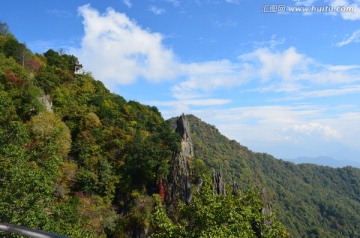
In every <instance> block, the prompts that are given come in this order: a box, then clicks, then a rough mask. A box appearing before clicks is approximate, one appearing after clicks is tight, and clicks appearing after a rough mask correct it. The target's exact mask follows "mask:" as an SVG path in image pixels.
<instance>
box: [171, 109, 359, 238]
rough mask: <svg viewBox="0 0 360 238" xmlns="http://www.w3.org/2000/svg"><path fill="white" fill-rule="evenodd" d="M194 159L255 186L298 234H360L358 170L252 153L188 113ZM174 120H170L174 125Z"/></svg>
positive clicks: (242, 183) (230, 178) (331, 235)
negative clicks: (297, 162)
mask: <svg viewBox="0 0 360 238" xmlns="http://www.w3.org/2000/svg"><path fill="white" fill-rule="evenodd" d="M187 118H188V120H189V123H190V127H191V131H192V135H191V136H192V141H193V146H194V155H195V158H197V159H201V160H203V161H204V162H205V164H206V165H207V166H209V167H210V168H214V169H221V170H222V171H223V173H224V176H225V180H226V181H227V183H228V184H229V185H230V184H231V183H232V182H233V181H237V182H238V184H239V185H240V187H241V188H242V189H246V188H247V187H249V186H256V187H258V188H260V189H262V190H264V194H265V196H267V197H269V199H270V201H271V202H272V205H273V209H274V210H275V212H276V214H277V216H278V217H279V219H280V220H281V221H282V222H283V223H284V224H285V226H286V227H287V229H288V230H289V232H290V233H291V235H292V236H294V237H359V236H360V225H359V224H360V170H359V169H355V168H351V167H345V168H338V169H334V168H330V167H323V166H316V165H310V164H304V165H295V164H293V163H290V162H286V161H282V160H277V159H275V158H274V157H272V156H271V155H268V154H263V153H254V152H252V151H250V150H249V149H247V148H246V147H244V146H242V145H240V144H239V143H237V142H236V141H232V140H229V139H227V138H226V137H225V136H223V135H221V134H220V132H219V131H218V130H217V129H216V128H215V127H214V126H211V125H209V124H206V123H205V122H203V121H201V120H200V119H198V118H196V117H195V116H191V115H189V116H187ZM174 120H175V119H170V122H171V124H172V125H173V124H174Z"/></svg>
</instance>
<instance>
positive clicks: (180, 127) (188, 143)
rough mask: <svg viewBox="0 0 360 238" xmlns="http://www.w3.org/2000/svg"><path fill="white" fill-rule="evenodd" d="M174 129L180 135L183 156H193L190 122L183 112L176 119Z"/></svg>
mask: <svg viewBox="0 0 360 238" xmlns="http://www.w3.org/2000/svg"><path fill="white" fill-rule="evenodd" d="M175 131H176V132H177V133H179V135H180V136H182V140H181V153H182V154H183V156H185V157H194V149H193V144H192V140H191V134H190V124H189V121H188V120H187V118H186V116H185V115H184V114H182V115H181V116H180V117H179V119H178V120H177V121H176V130H175Z"/></svg>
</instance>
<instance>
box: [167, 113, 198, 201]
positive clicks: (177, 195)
mask: <svg viewBox="0 0 360 238" xmlns="http://www.w3.org/2000/svg"><path fill="white" fill-rule="evenodd" d="M175 131H176V132H177V133H179V134H180V136H182V140H181V151H180V152H179V153H176V154H174V158H173V161H172V164H171V170H170V171H171V172H170V174H169V176H168V178H167V192H166V202H167V204H169V205H175V204H176V203H177V202H176V201H177V200H181V201H183V202H185V203H190V202H191V197H192V193H191V170H190V160H191V159H193V157H194V149H193V145H192V141H191V136H190V126H189V122H188V121H187V119H186V116H185V115H184V114H183V115H181V116H180V117H179V119H178V120H177V122H176V130H175Z"/></svg>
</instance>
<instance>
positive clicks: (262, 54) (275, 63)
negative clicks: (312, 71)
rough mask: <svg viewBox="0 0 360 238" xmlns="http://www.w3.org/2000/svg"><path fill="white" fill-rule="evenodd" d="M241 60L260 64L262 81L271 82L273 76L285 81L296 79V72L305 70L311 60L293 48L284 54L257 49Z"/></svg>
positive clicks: (243, 56) (241, 57)
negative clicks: (294, 75)
mask: <svg viewBox="0 0 360 238" xmlns="http://www.w3.org/2000/svg"><path fill="white" fill-rule="evenodd" d="M240 59H241V60H244V61H250V62H252V63H253V64H258V63H260V65H259V64H258V66H260V67H259V69H260V76H261V79H262V80H264V81H267V80H269V79H270V78H271V77H272V76H275V77H280V78H282V79H284V80H292V79H294V77H293V73H294V72H295V71H299V70H304V69H305V68H306V65H307V64H308V63H310V62H311V60H310V59H309V58H307V57H305V56H304V55H302V54H299V53H298V52H296V49H295V48H294V47H291V48H289V49H287V50H285V51H283V52H271V51H270V50H269V49H266V48H262V49H257V50H255V51H254V52H252V53H249V54H245V55H242V56H240Z"/></svg>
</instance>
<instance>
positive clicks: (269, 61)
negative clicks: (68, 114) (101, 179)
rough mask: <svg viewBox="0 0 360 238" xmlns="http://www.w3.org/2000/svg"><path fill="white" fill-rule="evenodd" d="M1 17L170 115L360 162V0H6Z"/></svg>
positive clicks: (304, 152) (39, 48)
mask: <svg viewBox="0 0 360 238" xmlns="http://www.w3.org/2000/svg"><path fill="white" fill-rule="evenodd" d="M315 6H317V7H319V6H321V7H333V10H331V11H324V10H321V9H320V8H314V7H315ZM292 7H300V8H298V9H297V11H298V12H294V10H291V8H292ZM349 7H350V8H349ZM271 9H272V10H271ZM274 9H275V10H274ZM281 9H282V10H281ZM309 9H313V10H309ZM314 9H315V10H314ZM0 21H4V22H7V23H8V24H9V26H10V29H11V31H12V32H13V33H14V34H15V35H16V36H17V37H18V39H19V40H20V41H22V42H25V43H26V44H27V46H28V47H29V48H30V49H32V50H33V51H35V52H39V53H43V52H45V51H46V50H48V49H49V48H52V49H55V50H60V49H62V50H65V52H67V53H69V54H74V55H76V56H77V57H78V58H79V59H80V62H81V63H82V64H83V65H84V66H85V69H86V71H90V72H92V74H93V75H94V77H95V78H96V79H98V80H101V81H102V82H104V83H105V85H106V86H107V87H108V88H109V89H110V90H111V91H112V92H115V93H118V94H120V95H122V96H123V97H125V98H126V99H128V100H137V101H139V102H141V103H145V104H149V105H154V106H157V107H158V108H159V109H160V111H161V113H162V114H163V116H164V117H165V118H169V117H172V116H177V115H179V114H180V113H182V112H184V113H191V114H194V115H196V116H198V117H200V118H201V119H202V120H204V121H206V122H208V123H210V124H213V125H215V126H216V127H217V128H218V129H219V130H220V131H221V132H222V133H223V134H225V135H226V136H228V137H229V138H231V139H235V140H237V141H239V142H240V143H241V144H242V145H245V146H247V147H249V148H250V149H252V150H254V151H258V152H267V153H269V154H272V155H274V156H276V157H277V158H282V159H291V158H295V157H299V156H308V157H317V156H330V157H333V158H335V159H337V160H348V161H350V162H348V163H349V164H352V162H353V163H356V162H357V163H359V162H360V157H359V154H360V104H359V99H360V58H359V53H360V1H359V0H356V1H354V0H352V1H350V0H335V1H334V0H327V1H317V0H304V1H300V0H287V1H285V0H257V1H253V0H212V1H207V0H203V1H200V0H199V1H187V0H185V1H179V0H147V1H146V0H144V1H134V0H107V1H103V0H97V1H95V0H92V1H89V0H88V1H82V0H77V1H73V0H62V1H55V0H54V1H48V0H32V1H14V0H2V1H1V8H0ZM351 161H352V162H351ZM314 162H316V161H314Z"/></svg>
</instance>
